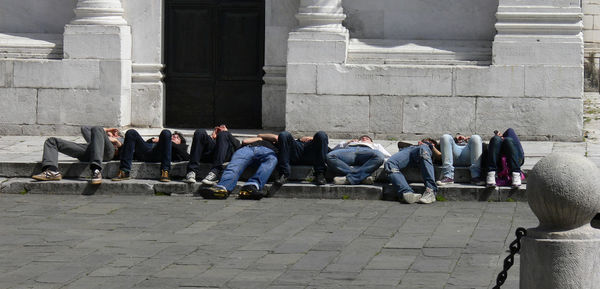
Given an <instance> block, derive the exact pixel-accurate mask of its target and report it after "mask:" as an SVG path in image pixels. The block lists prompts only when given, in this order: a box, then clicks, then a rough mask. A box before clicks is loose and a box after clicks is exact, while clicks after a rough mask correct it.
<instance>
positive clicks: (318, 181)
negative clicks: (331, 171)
mask: <svg viewBox="0 0 600 289" xmlns="http://www.w3.org/2000/svg"><path fill="white" fill-rule="evenodd" d="M325 184H327V180H326V179H325V175H324V174H323V173H317V174H316V175H315V185H317V186H322V185H325Z"/></svg>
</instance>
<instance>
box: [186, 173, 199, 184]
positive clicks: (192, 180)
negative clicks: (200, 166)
mask: <svg viewBox="0 0 600 289" xmlns="http://www.w3.org/2000/svg"><path fill="white" fill-rule="evenodd" d="M183 181H184V182H186V183H188V184H193V183H195V182H196V172H194V171H190V172H188V173H187V174H185V179H184V180H183Z"/></svg>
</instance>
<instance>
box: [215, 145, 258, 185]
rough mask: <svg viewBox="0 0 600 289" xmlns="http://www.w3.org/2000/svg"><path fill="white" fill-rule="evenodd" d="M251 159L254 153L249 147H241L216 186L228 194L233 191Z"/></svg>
mask: <svg viewBox="0 0 600 289" xmlns="http://www.w3.org/2000/svg"><path fill="white" fill-rule="evenodd" d="M253 158H254V151H253V150H252V148H251V147H242V148H240V149H239V150H237V151H236V152H235V153H234V154H233V157H231V161H230V162H229V164H228V165H227V167H226V168H225V170H224V171H223V175H221V180H219V183H218V184H217V186H219V187H222V188H224V189H226V190H227V191H228V192H231V191H233V189H235V185H236V184H237V181H238V179H239V178H240V176H241V174H242V173H243V172H244V170H245V169H246V167H248V165H250V163H252V161H253Z"/></svg>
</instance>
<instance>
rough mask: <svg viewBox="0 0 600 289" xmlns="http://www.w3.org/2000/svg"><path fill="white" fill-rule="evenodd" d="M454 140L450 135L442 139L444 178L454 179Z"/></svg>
mask: <svg viewBox="0 0 600 289" xmlns="http://www.w3.org/2000/svg"><path fill="white" fill-rule="evenodd" d="M454 146H456V144H455V143H454V139H453V138H452V136H451V135H449V134H444V135H442V137H441V138H440V151H441V153H442V178H450V179H454V155H453V151H454Z"/></svg>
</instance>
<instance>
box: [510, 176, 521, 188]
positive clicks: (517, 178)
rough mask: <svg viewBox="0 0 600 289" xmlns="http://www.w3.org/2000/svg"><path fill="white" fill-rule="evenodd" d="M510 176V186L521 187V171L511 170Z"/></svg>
mask: <svg viewBox="0 0 600 289" xmlns="http://www.w3.org/2000/svg"><path fill="white" fill-rule="evenodd" d="M511 176H512V184H511V187H513V188H514V189H518V188H520V187H521V172H513V173H512V174H511Z"/></svg>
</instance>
